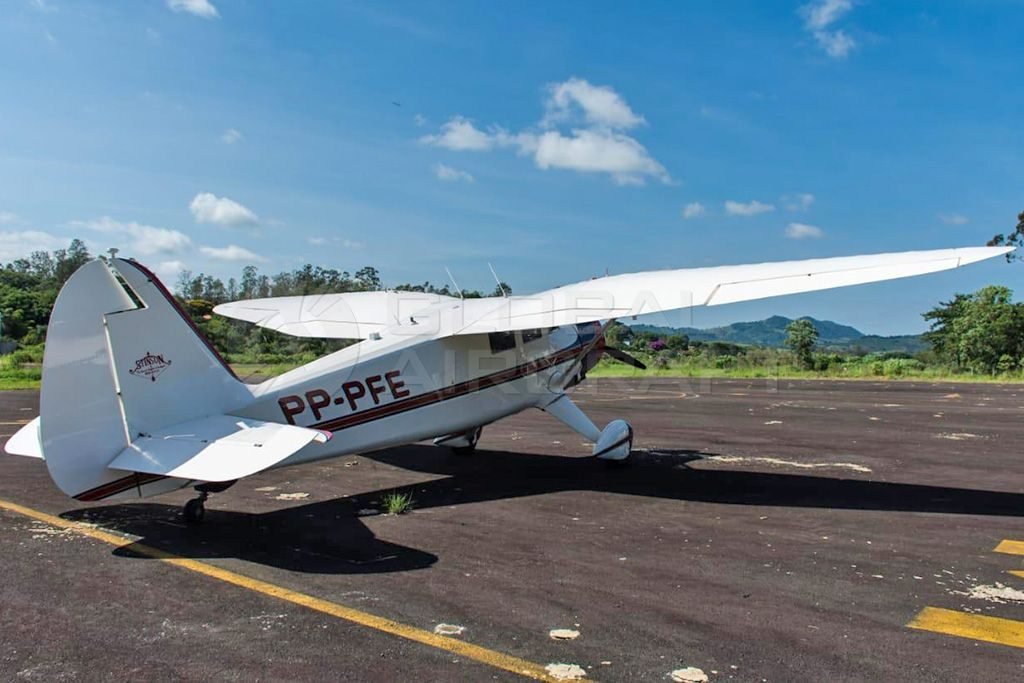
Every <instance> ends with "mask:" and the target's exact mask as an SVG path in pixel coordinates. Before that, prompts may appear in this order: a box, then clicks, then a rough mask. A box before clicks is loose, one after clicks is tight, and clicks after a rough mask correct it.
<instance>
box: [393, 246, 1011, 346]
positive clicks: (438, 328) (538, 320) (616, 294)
mask: <svg viewBox="0 0 1024 683" xmlns="http://www.w3.org/2000/svg"><path fill="white" fill-rule="evenodd" d="M1011 250H1012V249H1010V248H1006V247H968V248H963V249H938V250H931V251H910V252H902V253H894V254H874V255H869V256H844V257H839V258H825V259H811V260H806V261H783V262H777V263H758V264H751V265H739V266H718V267H712V268H690V269H683V270H657V271H647V272H641V273H631V274H626V275H614V276H610V277H602V278H595V279H593V280H586V281H584V282H579V283H576V284H573V285H567V286H565V287H558V288H555V289H549V290H547V291H544V292H540V293H538V294H534V295H530V296H513V297H492V298H487V299H467V300H464V301H462V300H455V301H445V302H439V303H437V304H434V305H432V306H430V307H428V308H426V309H424V310H422V311H418V312H417V313H416V314H414V316H413V318H414V319H415V322H416V323H417V326H416V327H412V326H410V325H409V324H407V323H405V322H403V323H402V325H401V328H399V329H402V330H404V332H405V333H407V334H409V333H420V334H422V333H425V332H427V331H428V330H431V331H432V332H433V334H435V335H436V336H450V335H464V334H480V333H486V332H495V331H509V330H521V329H532V328H538V327H539V328H544V327H555V326H559V325H574V324H579V323H584V322H591V321H595V320H608V319H611V318H624V317H631V316H635V315H642V314H647V313H659V312H662V311H670V310H675V309H679V308H690V307H693V306H718V305H722V304H729V303H735V302H738V301H751V300H754V299H764V298H767V297H773V296H782V295H784V294H797V293H802V292H811V291H815V290H820V289H831V288H834V287H846V286H849V285H858V284H864V283H868V282H879V281H882V280H892V279H896V278H902V277H909V276H912V275H923V274H925V273H934V272H938V271H941V270H948V269H951V268H957V267H960V266H964V265H967V264H969V263H975V262H977V261H982V260H985V259H989V258H994V257H996V256H999V255H1001V254H1005V253H1007V252H1008V251H1011ZM391 329H392V330H393V331H397V330H396V329H395V328H391Z"/></svg>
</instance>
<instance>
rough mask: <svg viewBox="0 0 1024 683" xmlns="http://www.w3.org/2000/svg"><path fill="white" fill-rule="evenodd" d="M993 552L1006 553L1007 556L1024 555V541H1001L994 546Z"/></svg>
mask: <svg viewBox="0 0 1024 683" xmlns="http://www.w3.org/2000/svg"><path fill="white" fill-rule="evenodd" d="M994 552H997V553H1006V554H1007V555H1024V541H1003V542H1002V543H1000V544H999V545H997V546H996V548H995V551H994Z"/></svg>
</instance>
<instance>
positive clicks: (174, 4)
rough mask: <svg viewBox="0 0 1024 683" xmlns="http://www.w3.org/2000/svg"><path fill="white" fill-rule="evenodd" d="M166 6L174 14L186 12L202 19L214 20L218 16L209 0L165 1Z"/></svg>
mask: <svg viewBox="0 0 1024 683" xmlns="http://www.w3.org/2000/svg"><path fill="white" fill-rule="evenodd" d="M167 6H168V7H170V8H171V9H172V10H173V11H175V12H188V13H189V14H194V15H195V16H197V17H202V18H203V19H216V18H217V17H219V16H220V14H219V13H218V12H217V8H216V7H214V6H213V5H212V4H211V3H210V0H167Z"/></svg>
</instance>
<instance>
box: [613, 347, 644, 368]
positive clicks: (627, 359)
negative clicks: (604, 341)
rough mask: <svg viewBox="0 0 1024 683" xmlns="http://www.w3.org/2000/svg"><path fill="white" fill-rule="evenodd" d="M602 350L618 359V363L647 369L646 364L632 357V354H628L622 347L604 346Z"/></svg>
mask: <svg viewBox="0 0 1024 683" xmlns="http://www.w3.org/2000/svg"><path fill="white" fill-rule="evenodd" d="M604 352H605V353H607V354H608V355H609V356H611V357H612V358H614V359H615V360H617V361H619V362H620V363H625V364H626V365H632V366H633V367H634V368H639V369H641V370H646V369H647V366H646V365H644V364H643V363H641V362H640V361H638V360H637V359H636V358H633V356H631V355H629V354H628V353H626V352H625V351H623V350H622V349H616V348H615V347H612V346H606V347H604Z"/></svg>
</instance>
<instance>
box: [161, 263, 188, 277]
mask: <svg viewBox="0 0 1024 683" xmlns="http://www.w3.org/2000/svg"><path fill="white" fill-rule="evenodd" d="M153 270H154V272H156V274H157V275H158V276H159V277H160V279H161V280H173V279H175V278H177V277H178V274H179V273H180V272H181V271H183V270H187V268H186V266H185V264H184V263H183V262H182V261H161V262H160V263H158V264H157V265H156V268H154V269H153Z"/></svg>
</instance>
